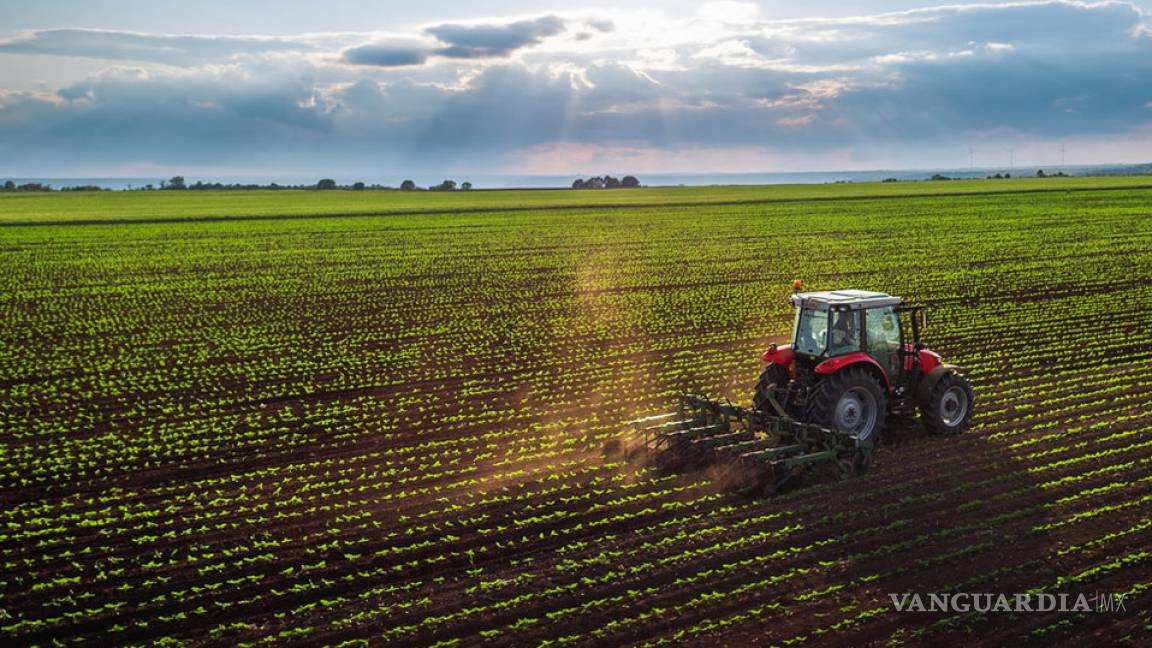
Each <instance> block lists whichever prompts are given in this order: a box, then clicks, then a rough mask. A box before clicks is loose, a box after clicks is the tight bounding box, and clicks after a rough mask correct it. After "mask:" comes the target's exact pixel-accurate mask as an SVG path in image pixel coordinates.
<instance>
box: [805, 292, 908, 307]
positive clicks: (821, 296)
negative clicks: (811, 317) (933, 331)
mask: <svg viewBox="0 0 1152 648" xmlns="http://www.w3.org/2000/svg"><path fill="white" fill-rule="evenodd" d="M900 302H901V300H900V298H899V297H893V296H892V295H889V294H888V293H882V292H872V291H871V290H853V289H849V290H822V291H820V292H804V293H796V294H794V295H792V304H793V305H794V306H801V307H803V308H815V309H817V310H829V309H835V310H841V309H850V310H857V309H861V308H879V307H881V306H896V305H899V304H900Z"/></svg>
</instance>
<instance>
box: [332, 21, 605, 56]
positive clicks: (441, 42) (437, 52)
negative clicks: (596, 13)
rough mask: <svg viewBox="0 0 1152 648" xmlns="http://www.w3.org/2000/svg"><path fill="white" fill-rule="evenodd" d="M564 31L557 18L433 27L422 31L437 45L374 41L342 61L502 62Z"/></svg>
mask: <svg viewBox="0 0 1152 648" xmlns="http://www.w3.org/2000/svg"><path fill="white" fill-rule="evenodd" d="M592 26H593V27H594V28H595V29H598V30H600V31H606V30H608V31H610V30H611V23H610V22H605V21H594V24H593V25H592ZM564 29H565V23H564V21H563V20H561V19H560V18H557V17H556V16H542V17H540V18H535V19H532V20H518V21H515V22H510V23H505V24H472V25H463V24H444V25H436V26H434V27H428V28H427V29H425V30H424V33H425V34H427V35H429V36H432V37H434V38H435V39H436V42H428V41H427V40H414V39H412V38H409V39H405V40H400V39H395V38H392V39H389V40H383V41H375V42H372V43H369V44H367V45H360V46H357V47H352V48H349V49H347V50H345V51H344V52H343V54H342V56H341V59H342V60H343V61H344V62H345V63H350V64H352V65H371V66H377V67H403V66H411V65H421V64H423V63H425V62H426V61H427V60H428V59H429V58H431V57H433V56H438V57H442V58H448V59H489V58H502V57H507V56H510V55H511V54H512V53H513V52H515V51H516V50H519V49H523V48H525V47H530V46H532V45H538V44H539V43H540V42H541V41H542V40H543V39H545V38H547V37H549V36H555V35H557V34H559V33H561V32H562V31H564Z"/></svg>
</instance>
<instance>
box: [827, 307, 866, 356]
mask: <svg viewBox="0 0 1152 648" xmlns="http://www.w3.org/2000/svg"><path fill="white" fill-rule="evenodd" d="M834 319H835V323H834V324H833V325H832V336H831V337H832V339H831V344H830V345H829V347H828V354H829V355H840V354H841V353H847V352H851V351H859V350H860V331H859V329H858V328H857V327H856V313H854V312H852V311H842V312H839V313H836V314H835V315H834Z"/></svg>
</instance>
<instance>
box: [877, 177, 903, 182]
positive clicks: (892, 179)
mask: <svg viewBox="0 0 1152 648" xmlns="http://www.w3.org/2000/svg"><path fill="white" fill-rule="evenodd" d="M881 182H900V180H899V178H884V179H883V180H881Z"/></svg>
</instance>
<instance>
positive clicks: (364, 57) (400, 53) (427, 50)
mask: <svg viewBox="0 0 1152 648" xmlns="http://www.w3.org/2000/svg"><path fill="white" fill-rule="evenodd" d="M431 54H432V48H431V47H429V46H427V45H426V44H422V43H413V42H402V41H401V42H397V41H392V42H377V43H371V44H368V45H360V46H358V47H353V48H350V49H347V50H344V53H343V55H342V58H343V60H344V61H345V62H346V63H351V64H352V65H374V66H377V67H402V66H407V65H421V64H423V63H424V62H425V61H427V60H428V57H429V56H430V55H431Z"/></svg>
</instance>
